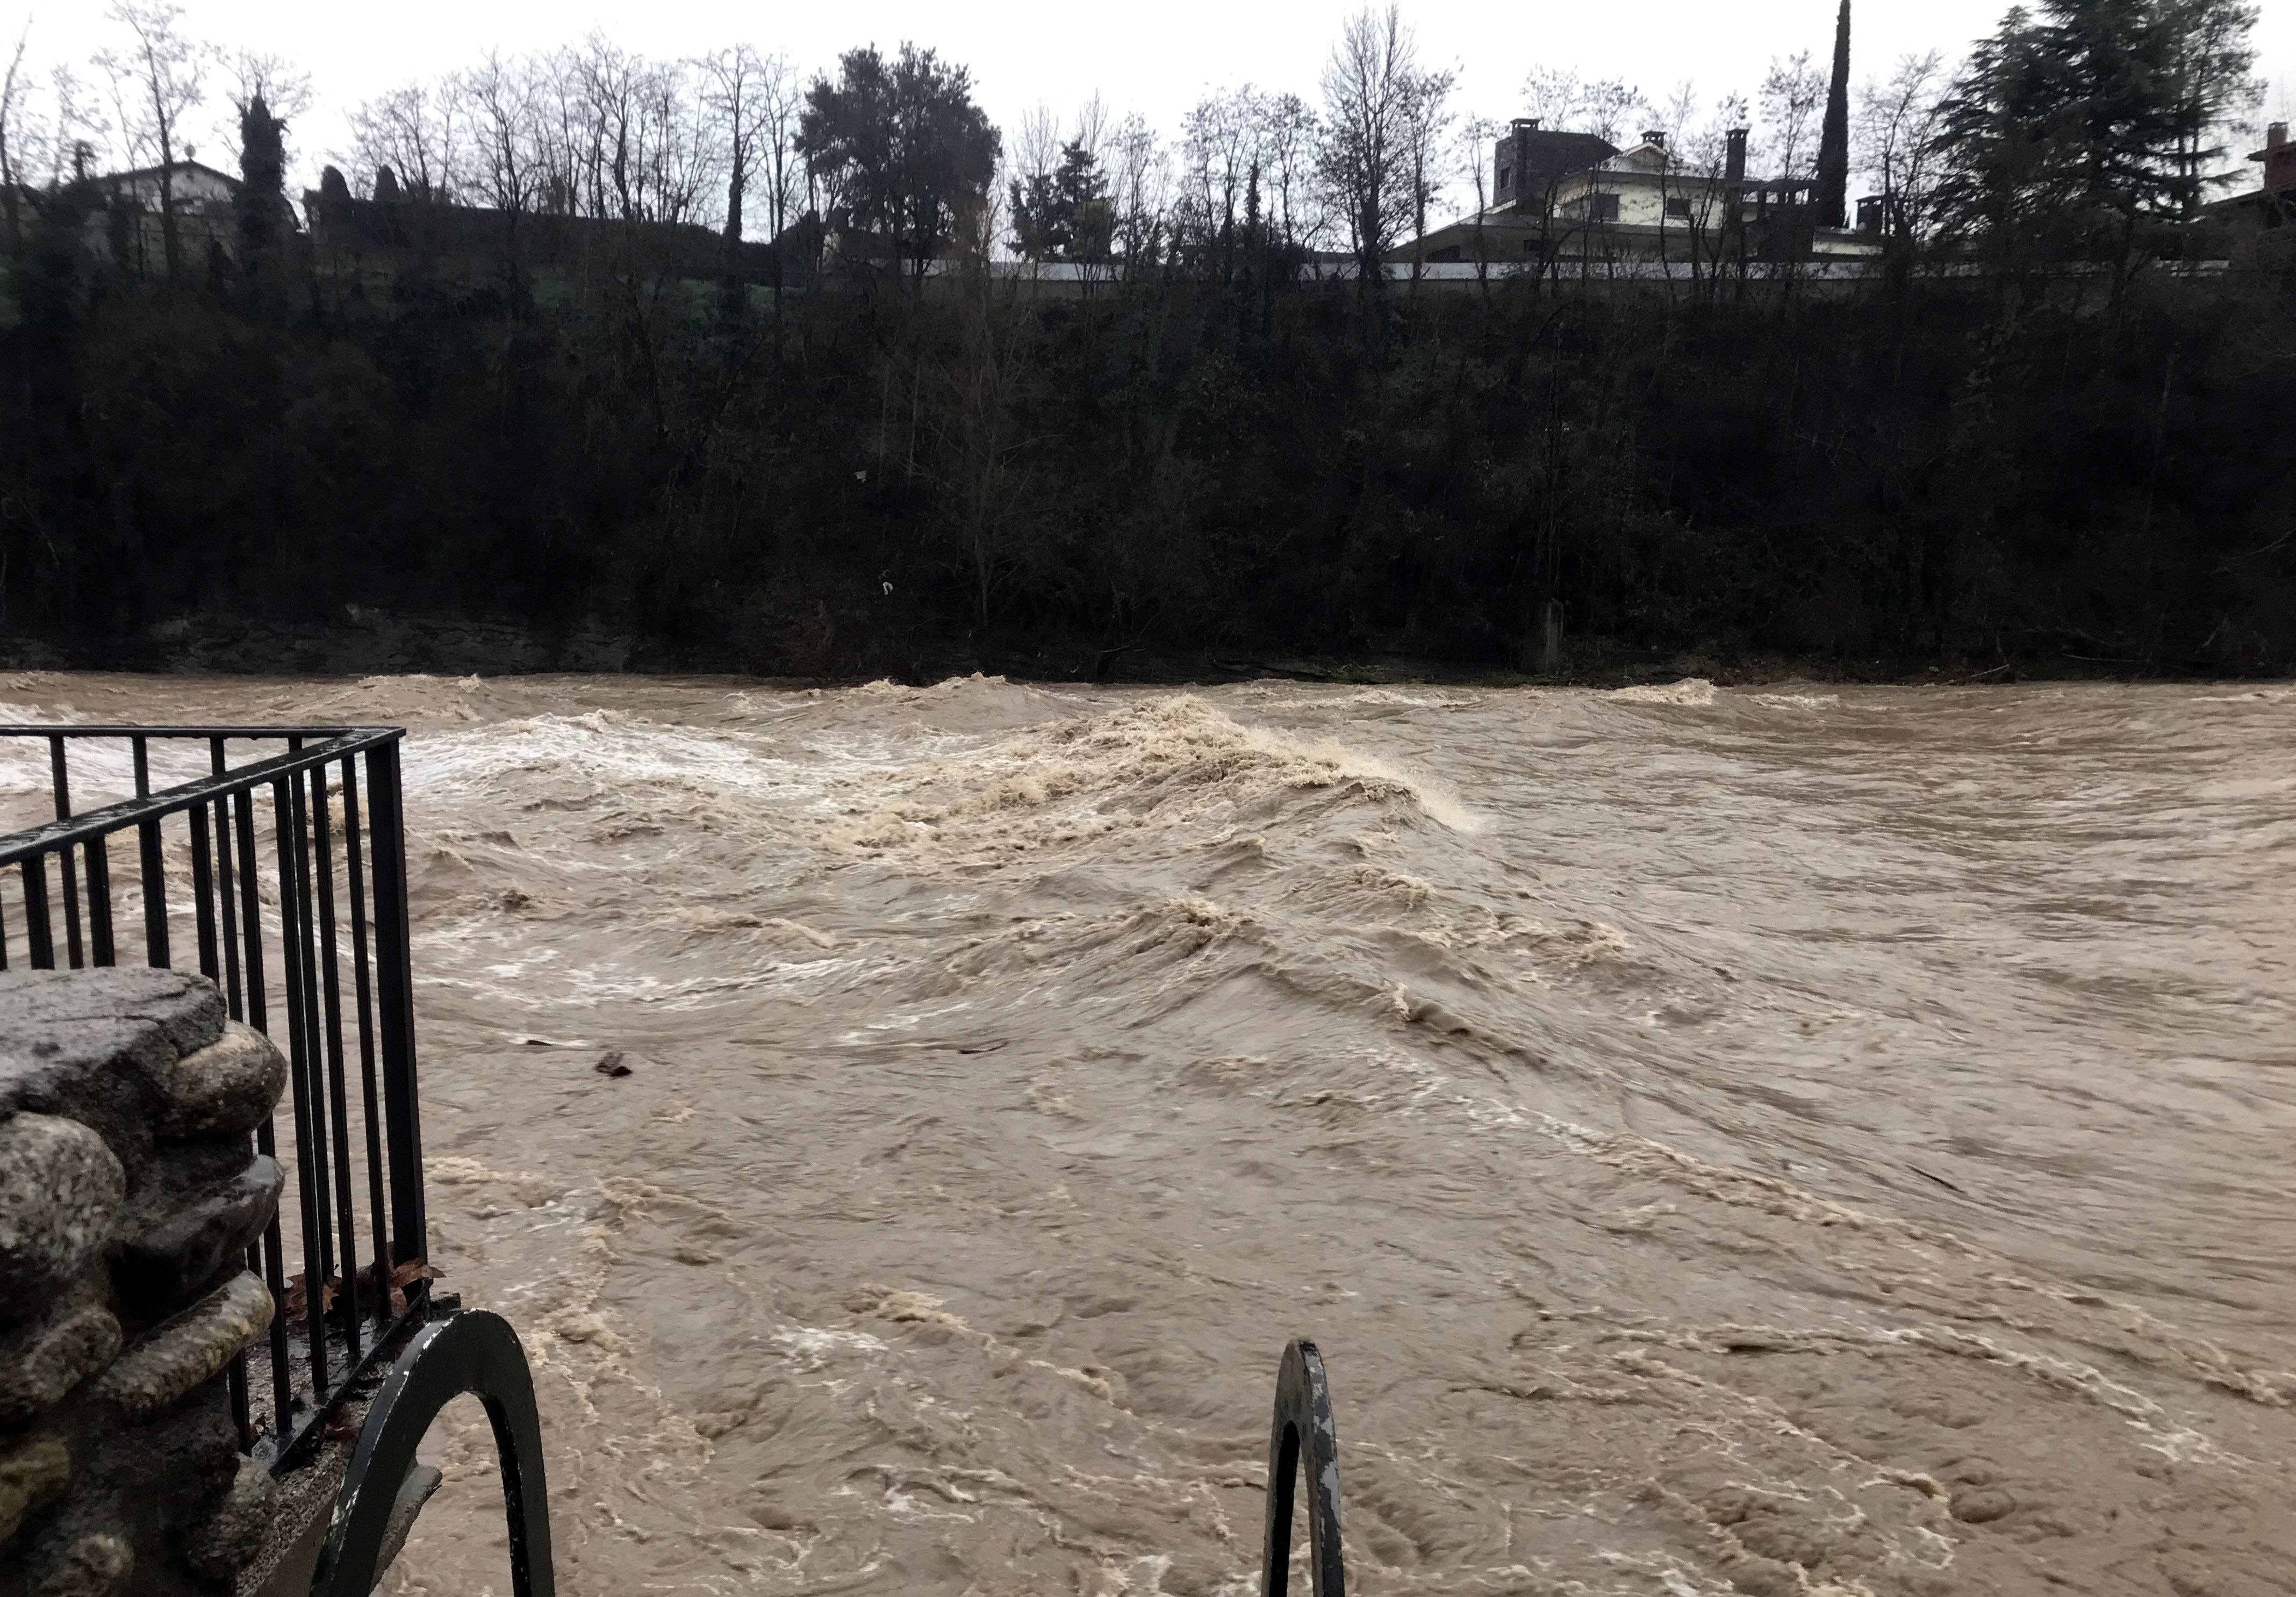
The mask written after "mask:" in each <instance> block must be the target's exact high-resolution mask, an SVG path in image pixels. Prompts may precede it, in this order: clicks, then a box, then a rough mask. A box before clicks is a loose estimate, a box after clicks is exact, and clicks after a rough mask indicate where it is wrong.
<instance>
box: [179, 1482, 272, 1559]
mask: <svg viewBox="0 0 2296 1597" xmlns="http://www.w3.org/2000/svg"><path fill="white" fill-rule="evenodd" d="M278 1501H279V1488H278V1486H277V1483H275V1481H273V1479H272V1478H271V1471H270V1470H266V1469H265V1468H264V1467H263V1466H262V1465H261V1464H258V1463H257V1462H255V1461H254V1460H253V1459H251V1458H249V1457H247V1456H246V1455H245V1454H242V1455H241V1456H240V1459H239V1464H238V1472H237V1473H236V1474H234V1476H233V1477H232V1482H231V1488H230V1490H228V1491H226V1492H225V1494H224V1498H223V1501H222V1502H221V1503H218V1504H217V1506H216V1510H215V1512H214V1513H213V1514H212V1515H211V1516H210V1517H209V1519H208V1521H207V1523H206V1524H205V1525H203V1526H201V1527H200V1528H199V1529H198V1530H197V1531H196V1532H194V1533H193V1535H192V1536H189V1537H188V1538H186V1540H185V1541H184V1563H186V1564H188V1565H189V1566H190V1567H191V1568H192V1570H193V1573H194V1574H197V1575H200V1576H201V1577H204V1578H205V1579H207V1580H208V1581H209V1582H210V1583H212V1584H214V1585H224V1586H228V1585H232V1584H233V1582H234V1578H235V1577H237V1576H238V1574H239V1572H240V1571H241V1570H242V1569H243V1568H247V1567H248V1566H249V1565H250V1564H251V1563H253V1562H254V1560H255V1557H256V1555H257V1554H258V1553H259V1552H262V1551H263V1541H264V1537H265V1536H268V1535H269V1534H270V1530H271V1517H272V1514H273V1512H274V1511H275V1509H276V1507H277V1505H278Z"/></svg>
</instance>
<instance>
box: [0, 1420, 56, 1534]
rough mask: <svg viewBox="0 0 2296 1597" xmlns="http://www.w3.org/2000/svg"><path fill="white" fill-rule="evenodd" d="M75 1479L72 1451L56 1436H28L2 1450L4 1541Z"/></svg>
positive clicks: (1, 1525)
mask: <svg viewBox="0 0 2296 1597" xmlns="http://www.w3.org/2000/svg"><path fill="white" fill-rule="evenodd" d="M70 1478H71V1454H70V1453H69V1452H68V1451H66V1449H65V1447H64V1445H63V1443H62V1441H61V1439H60V1438H58V1437H26V1438H25V1439H24V1440H22V1441H21V1442H16V1443H13V1444H12V1445H9V1446H8V1447H6V1448H5V1449H4V1450H0V1542H5V1541H6V1540H7V1539H8V1538H9V1537H10V1536H14V1535H15V1534H16V1530H17V1527H19V1526H21V1525H22V1524H23V1523H24V1519H25V1516H27V1515H28V1514H29V1513H30V1512H31V1511H33V1510H34V1509H37V1508H38V1507H40V1506H41V1505H42V1504H44V1503H46V1502H47V1501H48V1499H49V1498H51V1497H53V1496H54V1495H56V1494H57V1493H58V1492H61V1491H62V1490H63V1488H64V1483H65V1482H66V1481H68V1480H70Z"/></svg>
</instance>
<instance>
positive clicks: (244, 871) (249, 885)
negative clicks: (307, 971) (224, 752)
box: [233, 788, 271, 1152]
mask: <svg viewBox="0 0 2296 1597" xmlns="http://www.w3.org/2000/svg"><path fill="white" fill-rule="evenodd" d="M233 797H234V798H236V799H237V800H238V801H239V802H238V803H237V804H236V805H235V806H234V808H235V810H236V811H237V814H236V815H235V816H234V819H235V820H236V821H237V822H238V823H239V913H240V931H241V935H242V938H243V939H244V942H245V946H246V950H247V960H246V967H247V968H246V975H245V980H246V984H247V1023H248V1024H249V1025H250V1026H252V1027H254V1028H255V1029H256V1030H258V1031H259V1032H262V1033H263V1034H264V1035H265V1036H269V1035H270V1033H271V1017H270V1000H269V997H268V995H266V993H265V991H264V987H263V897H262V883H261V882H260V881H259V880H258V878H257V872H256V864H255V861H256V853H255V794H254V791H253V790H251V789H248V788H242V789H241V790H239V791H238V792H237V793H235V794H234V795H233ZM265 1151H266V1152H268V1151H269V1150H267V1149H266V1150H265Z"/></svg>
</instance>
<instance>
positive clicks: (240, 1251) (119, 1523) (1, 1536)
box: [0, 969, 287, 1597]
mask: <svg viewBox="0 0 2296 1597" xmlns="http://www.w3.org/2000/svg"><path fill="white" fill-rule="evenodd" d="M286 1076H287V1067H286V1063H285V1061H283V1060H282V1059H281V1057H280V1055H279V1052H278V1050H277V1049H275V1048H274V1047H273V1046H272V1045H271V1044H270V1043H269V1041H267V1040H266V1038H265V1037H263V1036H261V1035H260V1034H258V1033H257V1032H255V1031H252V1030H250V1029H249V1028H247V1027H244V1026H242V1025H239V1024H238V1023H236V1022H233V1021H227V1020H225V1015H224V1006H223V1002H222V999H221V997H220V996H219V995H217V991H216V989H215V987H214V986H213V985H212V984H210V983H209V982H207V981H205V980H203V979H201V978H199V977H196V976H189V975H185V974H183V973H181V972H177V971H173V970H141V969H119V970H77V971H37V970H36V971H21V972H15V973H11V974H4V975H0V1597H18V1594H19V1593H21V1594H22V1597H36V1594H37V1597H113V1594H115V1593H127V1592H133V1593H139V1594H141V1593H155V1594H160V1597H175V1594H176V1593H186V1594H188V1593H201V1594H213V1593H227V1592H230V1591H232V1590H233V1589H234V1585H236V1584H237V1583H238V1581H239V1580H240V1578H241V1577H242V1573H243V1572H244V1570H245V1569H246V1568H247V1566H248V1565H249V1564H250V1562H251V1561H252V1560H255V1558H256V1556H257V1554H258V1552H259V1551H260V1549H261V1548H262V1546H263V1544H264V1543H265V1541H266V1537H267V1536H269V1535H270V1534H271V1533H272V1531H273V1520H274V1518H275V1503H274V1496H275V1486H273V1483H272V1480H271V1478H270V1476H269V1474H268V1473H267V1472H266V1470H264V1469H263V1468H262V1467H261V1466H260V1465H258V1464H257V1463H255V1462H253V1461H252V1460H250V1459H248V1458H246V1457H245V1456H244V1455H242V1454H241V1453H240V1451H239V1445H238V1437H237V1435H236V1433H235V1430H234V1425H233V1422H232V1418H231V1412H230V1405H229V1400H228V1396H227V1390H226V1385H225V1379H224V1372H225V1368H226V1366H227V1365H228V1364H229V1363H230V1361H231V1358H232V1355H234V1353H236V1352H237V1351H238V1350H239V1349H240V1348H241V1347H245V1346H246V1345H248V1344H249V1343H250V1342H251V1341H253V1340H254V1339H257V1338H258V1337H259V1336H260V1335H262V1333H263V1332H264V1331H266V1329H267V1328H268V1326H269V1324H270V1322H271V1315H272V1299H271V1293H270V1291H269V1290H268V1289H266V1287H265V1286H264V1284H263V1283H262V1282H261V1281H260V1280H258V1278H257V1277H255V1276H254V1275H251V1274H248V1273H247V1272H246V1270H245V1268H244V1265H245V1260H246V1257H247V1249H248V1246H249V1245H250V1243H251V1242H253V1241H256V1240H257V1239H258V1237H259V1236H260V1235H261V1234H262V1232H263V1229H264V1227H265V1225H266V1224H268V1223H269V1220H270V1218H271V1216H272V1214H273V1213H274V1211H275V1209H276V1208H277V1206H278V1202H279V1193H280V1188H281V1185H282V1175H281V1171H280V1168H279V1166H278V1165H277V1164H276V1163H275V1162H274V1161H273V1160H271V1159H267V1158H265V1157H263V1156H261V1155H259V1154H257V1153H256V1152H254V1151H253V1147H252V1144H251V1142H250V1132H251V1130H252V1129H253V1128H254V1127H255V1126H257V1125H258V1124H259V1123H260V1122H262V1121H264V1120H266V1119H267V1118H269V1117H270V1115H271V1114H272V1112H273V1109H274V1107H275V1104H276V1103H277V1102H278V1100H279V1095H280V1093H281V1091H282V1089H283V1086H284V1085H285V1082H286Z"/></svg>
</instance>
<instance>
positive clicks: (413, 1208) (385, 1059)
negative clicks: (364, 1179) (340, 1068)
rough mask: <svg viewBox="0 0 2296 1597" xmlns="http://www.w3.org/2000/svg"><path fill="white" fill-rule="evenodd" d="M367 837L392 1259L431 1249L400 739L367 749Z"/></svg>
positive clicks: (396, 1262)
mask: <svg viewBox="0 0 2296 1597" xmlns="http://www.w3.org/2000/svg"><path fill="white" fill-rule="evenodd" d="M366 785H367V815H368V822H367V836H368V837H369V838H370V839H373V849H374V852H373V859H372V861H371V863H372V864H373V868H374V910H375V927H374V937H375V976H376V984H375V985H376V988H377V994H376V1011H377V1014H378V1016H379V1018H380V1021H381V1027H380V1029H381V1042H382V1094H383V1109H384V1112H385V1115H386V1117H387V1118H388V1121H389V1126H388V1136H389V1160H390V1246H391V1262H392V1264H393V1265H403V1264H406V1263H407V1262H408V1261H409V1260H410V1259H418V1258H422V1257H424V1255H425V1253H426V1251H427V1250H428V1249H429V1247H430V1243H429V1241H428V1239H427V1236H426V1234H425V1231H424V1225H425V1219H424V1215H423V1202H422V1121H421V1119H420V1117H419V1113H418V1110H417V1106H416V1097H415V1062H414V984H413V982H412V981H411V979H410V973H411V971H412V969H413V940H412V937H411V934H410V932H409V929H408V926H407V916H406V818H405V815H404V814H403V813H402V810H401V807H400V792H399V785H398V744H397V743H396V742H390V743H384V744H382V745H381V746H380V747H378V748H374V749H369V750H368V751H367V757H366Z"/></svg>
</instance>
